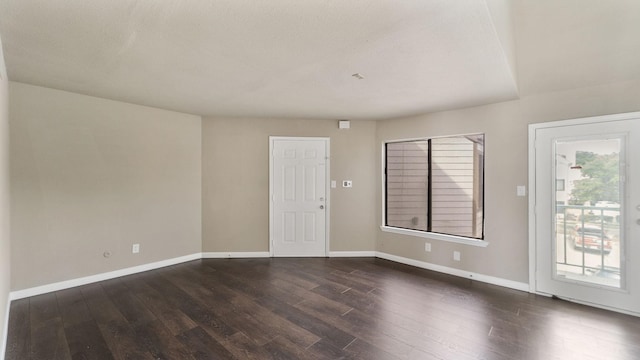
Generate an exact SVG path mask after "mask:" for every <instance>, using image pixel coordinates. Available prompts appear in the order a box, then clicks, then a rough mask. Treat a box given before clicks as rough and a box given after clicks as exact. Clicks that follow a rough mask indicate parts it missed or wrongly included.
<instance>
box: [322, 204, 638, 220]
mask: <svg viewBox="0 0 640 360" xmlns="http://www.w3.org/2000/svg"><path fill="white" fill-rule="evenodd" d="M320 209H324V205H320ZM638 221H639V222H640V220H638Z"/></svg>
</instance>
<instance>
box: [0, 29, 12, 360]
mask: <svg viewBox="0 0 640 360" xmlns="http://www.w3.org/2000/svg"><path fill="white" fill-rule="evenodd" d="M8 94H9V93H8V83H7V72H6V70H5V66H4V57H3V55H2V43H1V42H0V358H2V357H3V356H4V343H5V341H6V334H5V333H4V331H5V327H4V325H5V323H6V321H7V320H8V319H7V317H6V316H7V315H8V314H7V312H6V311H7V307H8V305H9V291H10V289H11V256H10V254H11V242H10V237H9V235H10V233H9V104H8V101H9V98H8Z"/></svg>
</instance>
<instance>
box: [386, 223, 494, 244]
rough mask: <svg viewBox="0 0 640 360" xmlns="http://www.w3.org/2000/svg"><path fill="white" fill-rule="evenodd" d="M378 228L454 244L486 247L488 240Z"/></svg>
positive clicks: (393, 228)
mask: <svg viewBox="0 0 640 360" xmlns="http://www.w3.org/2000/svg"><path fill="white" fill-rule="evenodd" d="M380 230H382V231H384V232H390V233H394V234H400V235H408V236H415V237H420V238H425V239H433V240H441V241H446V242H452V243H456V244H464V245H471V246H478V247H487V246H488V245H489V242H488V241H485V240H476V239H470V238H466V237H462V236H455V235H444V234H437V233H430V232H424V231H417V230H409V229H401V228H396V227H390V226H380Z"/></svg>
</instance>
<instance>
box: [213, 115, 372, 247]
mask: <svg viewBox="0 0 640 360" xmlns="http://www.w3.org/2000/svg"><path fill="white" fill-rule="evenodd" d="M375 126H376V124H375V122H372V121H352V122H351V129H349V130H339V129H338V121H337V120H279V119H223V118H205V119H203V122H202V148H203V155H202V173H203V180H202V181H203V183H202V195H203V203H202V208H203V214H202V225H203V241H202V242H203V244H202V250H203V251H204V252H236V251H268V250H269V154H268V152H269V151H268V149H269V136H319V137H330V138H331V169H330V174H331V178H332V179H335V180H338V182H340V181H341V180H353V188H351V189H344V188H342V187H338V188H335V189H331V200H330V201H331V205H330V214H331V215H330V216H331V217H330V221H331V233H330V250H331V251H373V250H375V236H376V235H375V234H376V232H375V229H376V226H377V218H376V216H375V214H376V213H375V209H376V205H377V203H376V202H375V196H374V194H375V192H376V190H377V189H376V187H375V180H374V179H375V178H376V177H377V176H378V173H376V171H375V167H376V161H377V160H378V158H379V156H378V153H377V147H376V143H375Z"/></svg>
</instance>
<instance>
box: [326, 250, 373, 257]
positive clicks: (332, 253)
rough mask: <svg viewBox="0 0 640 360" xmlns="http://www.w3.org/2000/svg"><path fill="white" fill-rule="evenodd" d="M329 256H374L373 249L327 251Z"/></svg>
mask: <svg viewBox="0 0 640 360" xmlns="http://www.w3.org/2000/svg"><path fill="white" fill-rule="evenodd" d="M329 257H376V252H375V251H329Z"/></svg>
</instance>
